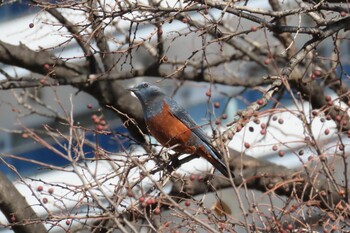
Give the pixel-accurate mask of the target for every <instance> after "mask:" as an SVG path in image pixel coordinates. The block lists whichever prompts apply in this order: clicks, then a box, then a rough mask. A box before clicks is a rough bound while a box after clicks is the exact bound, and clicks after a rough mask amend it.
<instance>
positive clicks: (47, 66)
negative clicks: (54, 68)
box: [44, 63, 50, 71]
mask: <svg viewBox="0 0 350 233" xmlns="http://www.w3.org/2000/svg"><path fill="white" fill-rule="evenodd" d="M44 69H45V70H46V71H50V65H49V64H47V63H46V64H44Z"/></svg>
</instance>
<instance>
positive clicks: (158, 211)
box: [153, 207, 160, 215]
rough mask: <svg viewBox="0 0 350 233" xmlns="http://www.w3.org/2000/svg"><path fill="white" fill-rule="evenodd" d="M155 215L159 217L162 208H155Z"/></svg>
mask: <svg viewBox="0 0 350 233" xmlns="http://www.w3.org/2000/svg"><path fill="white" fill-rule="evenodd" d="M153 213H154V214H155V215H159V214H160V208H159V207H157V208H155V209H154V210H153Z"/></svg>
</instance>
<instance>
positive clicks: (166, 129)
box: [146, 102, 196, 153]
mask: <svg viewBox="0 0 350 233" xmlns="http://www.w3.org/2000/svg"><path fill="white" fill-rule="evenodd" d="M146 122H147V126H148V129H149V131H150V133H151V134H152V136H153V137H155V138H156V139H157V141H158V142H159V143H161V144H162V145H163V146H165V147H171V146H174V145H177V146H176V147H175V148H174V150H175V151H177V152H184V153H194V152H195V151H196V147H195V146H194V145H191V144H190V139H191V136H192V131H191V129H190V128H188V127H187V126H186V125H185V124H184V123H182V122H181V121H180V120H179V119H178V118H176V116H174V115H173V114H172V113H171V110H170V108H169V105H168V104H166V103H165V102H164V104H163V108H162V111H161V112H159V113H158V114H156V115H155V116H153V117H151V118H149V119H147V121H146Z"/></svg>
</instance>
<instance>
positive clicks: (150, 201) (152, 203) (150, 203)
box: [147, 197, 156, 205]
mask: <svg viewBox="0 0 350 233" xmlns="http://www.w3.org/2000/svg"><path fill="white" fill-rule="evenodd" d="M147 204H148V205H154V204H156V200H155V199H154V198H152V197H151V198H149V199H148V200H147Z"/></svg>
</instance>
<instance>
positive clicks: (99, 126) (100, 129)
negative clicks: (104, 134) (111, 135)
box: [96, 125, 105, 131]
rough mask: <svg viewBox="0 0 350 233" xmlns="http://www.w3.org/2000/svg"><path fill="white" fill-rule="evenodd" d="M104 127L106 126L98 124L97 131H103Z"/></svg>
mask: <svg viewBox="0 0 350 233" xmlns="http://www.w3.org/2000/svg"><path fill="white" fill-rule="evenodd" d="M104 128H105V127H104V126H103V125H97V126H96V130H97V131H103V130H104Z"/></svg>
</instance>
